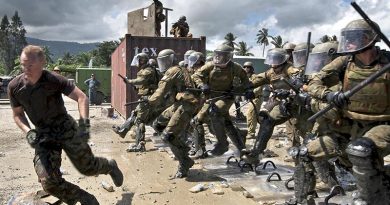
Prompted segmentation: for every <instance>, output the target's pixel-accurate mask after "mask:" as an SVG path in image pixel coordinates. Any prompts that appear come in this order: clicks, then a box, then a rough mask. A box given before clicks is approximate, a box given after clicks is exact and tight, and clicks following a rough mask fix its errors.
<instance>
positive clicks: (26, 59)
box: [20, 45, 46, 81]
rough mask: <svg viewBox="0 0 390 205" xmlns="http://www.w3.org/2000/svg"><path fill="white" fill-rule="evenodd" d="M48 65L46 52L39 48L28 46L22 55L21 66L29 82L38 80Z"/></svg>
mask: <svg viewBox="0 0 390 205" xmlns="http://www.w3.org/2000/svg"><path fill="white" fill-rule="evenodd" d="M45 64H46V57H45V54H44V51H43V49H42V48H41V47H39V46H33V45H28V46H26V47H24V48H23V50H22V54H21V55H20V65H21V67H22V71H23V73H24V74H25V76H26V78H27V81H35V80H38V79H39V78H40V77H41V75H42V71H43V68H44V66H45Z"/></svg>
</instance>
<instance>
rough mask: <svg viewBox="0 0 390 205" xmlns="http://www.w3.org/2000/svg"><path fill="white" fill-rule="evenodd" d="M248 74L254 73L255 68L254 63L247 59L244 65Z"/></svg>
mask: <svg viewBox="0 0 390 205" xmlns="http://www.w3.org/2000/svg"><path fill="white" fill-rule="evenodd" d="M242 67H243V68H244V70H245V72H246V73H247V74H253V73H254V71H255V69H254V68H253V63H252V62H250V61H247V62H245V63H244V65H243V66H242Z"/></svg>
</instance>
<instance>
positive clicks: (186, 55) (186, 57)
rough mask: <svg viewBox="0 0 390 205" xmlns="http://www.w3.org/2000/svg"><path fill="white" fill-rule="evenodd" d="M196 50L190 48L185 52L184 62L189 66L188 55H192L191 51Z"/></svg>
mask: <svg viewBox="0 0 390 205" xmlns="http://www.w3.org/2000/svg"><path fill="white" fill-rule="evenodd" d="M193 52H196V51H195V50H188V51H186V52H185V53H184V64H185V66H186V67H187V66H188V57H189V56H190V55H191V53H193Z"/></svg>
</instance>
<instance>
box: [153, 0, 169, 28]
mask: <svg viewBox="0 0 390 205" xmlns="http://www.w3.org/2000/svg"><path fill="white" fill-rule="evenodd" d="M153 4H154V6H155V21H156V22H155V23H156V25H155V30H156V36H161V23H162V22H164V21H165V19H166V17H165V15H164V14H163V9H164V7H163V4H162V3H161V1H159V0H153Z"/></svg>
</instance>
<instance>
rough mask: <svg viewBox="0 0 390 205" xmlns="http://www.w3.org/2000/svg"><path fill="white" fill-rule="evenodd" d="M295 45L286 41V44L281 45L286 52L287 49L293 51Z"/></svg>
mask: <svg viewBox="0 0 390 205" xmlns="http://www.w3.org/2000/svg"><path fill="white" fill-rule="evenodd" d="M295 46H296V45H295V44H293V43H286V44H284V45H283V49H284V50H286V51H287V52H288V51H293V50H294V48H295Z"/></svg>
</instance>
